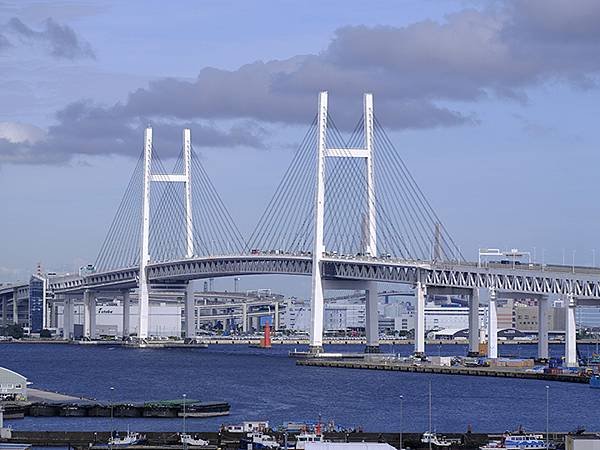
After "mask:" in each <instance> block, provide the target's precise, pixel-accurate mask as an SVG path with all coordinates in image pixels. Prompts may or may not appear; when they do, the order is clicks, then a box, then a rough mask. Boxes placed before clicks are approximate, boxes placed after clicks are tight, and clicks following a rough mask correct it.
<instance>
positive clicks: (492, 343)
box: [487, 288, 498, 359]
mask: <svg viewBox="0 0 600 450" xmlns="http://www.w3.org/2000/svg"><path fill="white" fill-rule="evenodd" d="M488 292H489V305H488V348H487V356H488V358H490V359H496V358H498V316H497V311H496V289H494V288H490V289H489V290H488Z"/></svg>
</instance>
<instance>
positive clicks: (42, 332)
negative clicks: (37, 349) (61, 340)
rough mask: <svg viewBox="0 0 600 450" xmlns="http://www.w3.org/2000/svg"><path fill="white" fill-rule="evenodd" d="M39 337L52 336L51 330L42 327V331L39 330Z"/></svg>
mask: <svg viewBox="0 0 600 450" xmlns="http://www.w3.org/2000/svg"><path fill="white" fill-rule="evenodd" d="M40 337H41V338H45V339H47V338H51V337H52V332H51V331H50V330H48V329H47V328H44V329H43V330H42V331H40Z"/></svg>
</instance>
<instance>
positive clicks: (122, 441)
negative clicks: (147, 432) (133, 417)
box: [108, 430, 146, 447]
mask: <svg viewBox="0 0 600 450" xmlns="http://www.w3.org/2000/svg"><path fill="white" fill-rule="evenodd" d="M145 439H146V436H144V435H142V434H140V433H135V432H131V431H129V430H127V434H126V435H125V436H119V435H115V436H113V437H111V438H110V439H109V440H108V446H109V447H127V446H129V445H136V444H139V443H140V442H143V441H144V440H145Z"/></svg>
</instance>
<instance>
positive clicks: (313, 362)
mask: <svg viewBox="0 0 600 450" xmlns="http://www.w3.org/2000/svg"><path fill="white" fill-rule="evenodd" d="M296 365H298V366H316V367H332V368H345V369H367V370H389V371H396V372H413V373H434V374H444V375H468V376H480V377H500V378H523V379H529V380H546V381H564V382H569V383H583V384H587V383H589V377H587V376H582V375H579V374H566V373H561V374H549V373H539V372H528V371H527V370H523V369H518V368H512V367H511V368H509V367H463V366H437V365H433V364H427V363H419V364H414V363H413V364H410V363H404V362H398V361H393V360H388V359H381V360H375V359H363V360H326V359H322V358H306V359H299V360H297V361H296Z"/></svg>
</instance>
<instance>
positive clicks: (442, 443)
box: [421, 431, 454, 447]
mask: <svg viewBox="0 0 600 450" xmlns="http://www.w3.org/2000/svg"><path fill="white" fill-rule="evenodd" d="M421 442H422V443H424V444H431V445H435V446H436V447H450V446H451V445H452V444H453V443H454V441H452V440H450V439H447V438H446V437H445V436H441V435H439V434H437V433H435V432H431V431H426V432H425V433H423V436H421Z"/></svg>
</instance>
